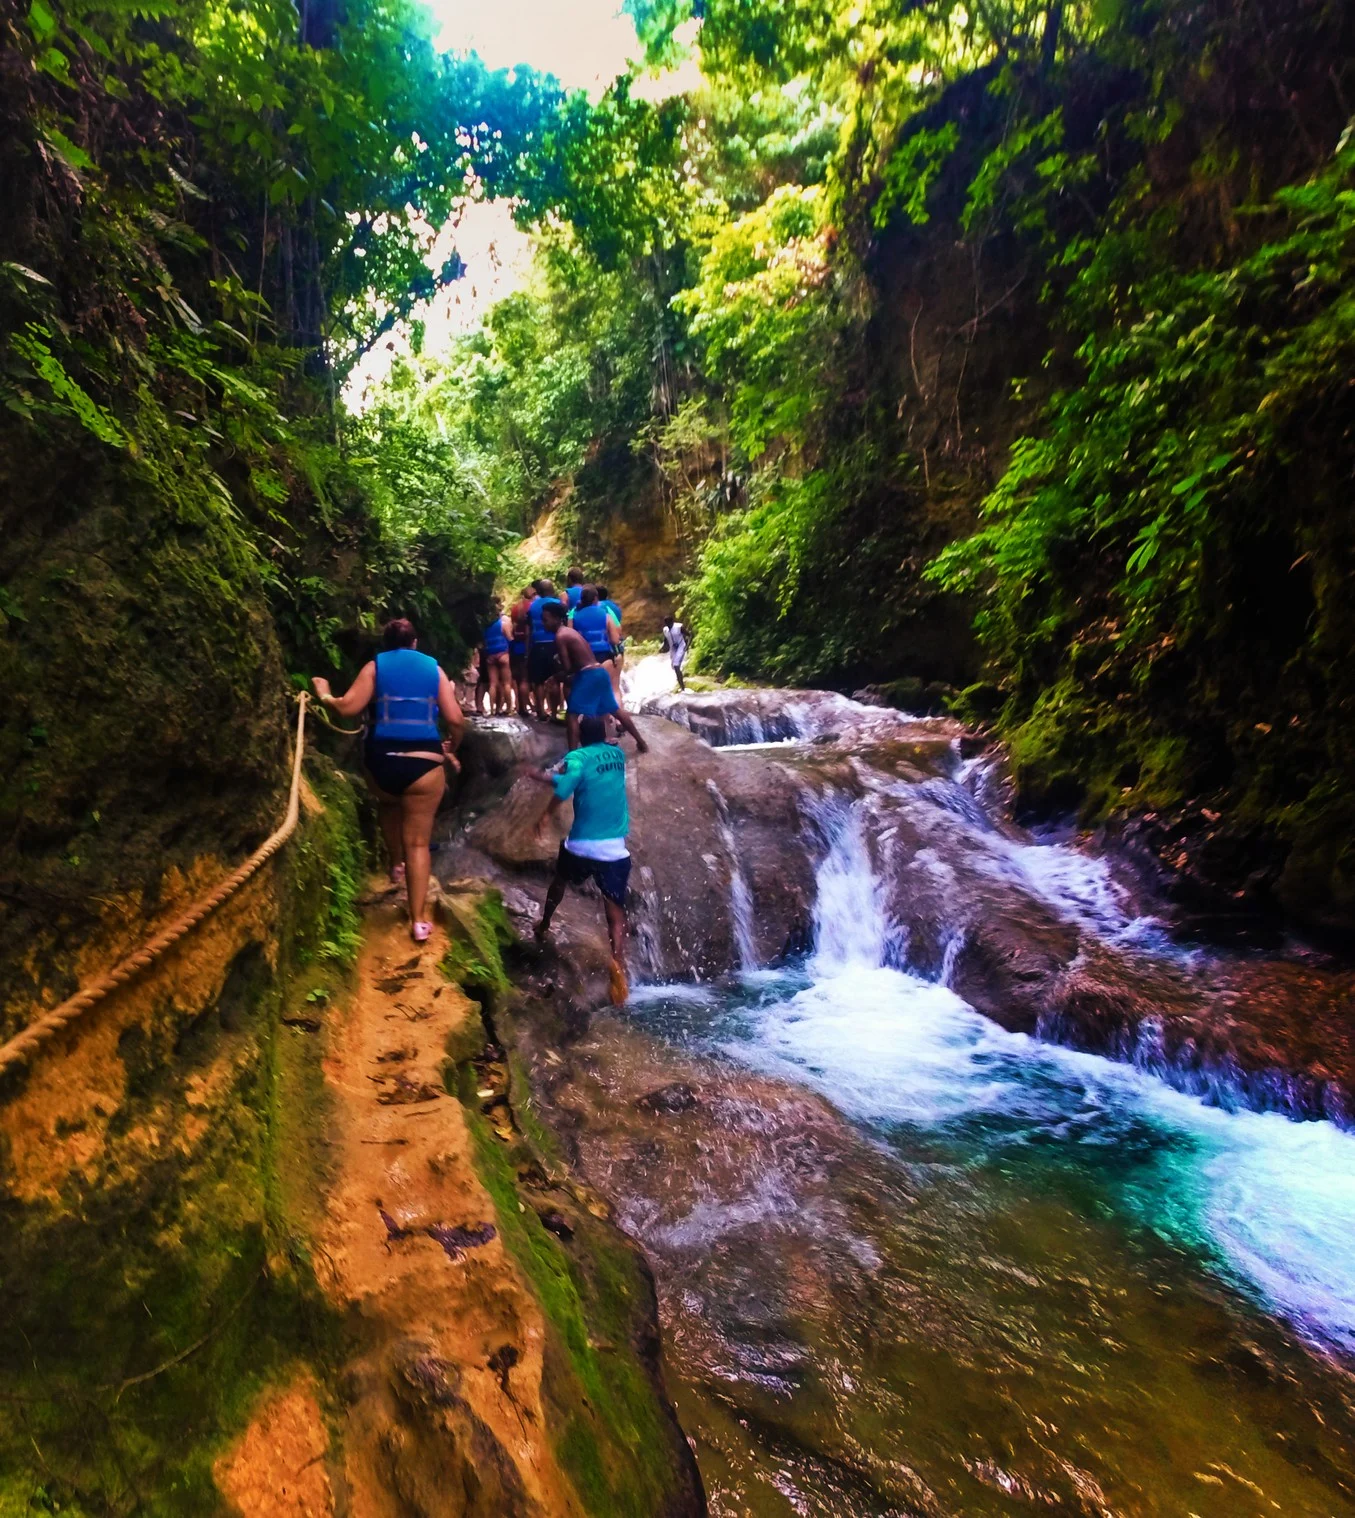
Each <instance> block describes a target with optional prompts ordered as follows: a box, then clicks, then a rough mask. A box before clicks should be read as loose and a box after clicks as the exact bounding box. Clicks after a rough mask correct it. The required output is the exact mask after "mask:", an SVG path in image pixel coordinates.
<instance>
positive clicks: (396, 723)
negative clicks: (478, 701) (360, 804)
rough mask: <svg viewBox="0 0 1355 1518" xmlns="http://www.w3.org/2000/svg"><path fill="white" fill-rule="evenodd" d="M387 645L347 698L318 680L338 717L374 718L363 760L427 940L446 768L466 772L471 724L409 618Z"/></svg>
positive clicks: (415, 927)
mask: <svg viewBox="0 0 1355 1518" xmlns="http://www.w3.org/2000/svg"><path fill="white" fill-rule="evenodd" d="M382 644H383V645H384V646H383V647H382V650H381V652H380V653H379V654H377V656H376V658H375V659H372V660H369V662H368V663H366V664H364V665H363V666H362V668H361V669H360V670H359V671H358V677H357V679H356V680H354V681H353V683H352V685H350V686H349V687H348V691H347V693H346V694H345V695H342V696H336V695H335V694H334V693H333V692H332V691H331V690H330V688H329V681H328V680H326V679H325V678H324V677H323V676H322V675H317V676H316V677H315V679H314V680H313V681H312V682H311V683H312V684H313V685H314V686H315V693H316V695H317V696H318V697H319V698H320V700H321V701H322V702H323V703H324V705H326V706H327V707H329V709H330V710H331V711H332V712H335V713H336V714H337V715H338V716H340V717H356V716H357V715H358V714H359V713H360V712H367V714H368V715H367V739H366V742H365V743H364V744H363V750H362V758H363V763H364V764H365V766H366V768H367V778H368V782H369V783H370V785H371V788H372V790H373V792H374V793H375V795H376V799H377V804H378V806H379V808H380V812H381V833H382V836H383V837H384V838H385V840H386V851H387V853H389V855H390V860H391V881H392V883H393V884H395V885H400V884H401V883H404V884H405V886H406V888H407V890H408V893H409V919H410V923H411V931H412V933H413V935H414V941H415V943H423V942H425V941H426V940H427V938H428V937H429V935H430V934H431V933H432V931H433V925H432V923H431V922H429V921H428V918H427V916H426V912H427V906H428V874H429V870H430V868H431V861H430V856H429V848H428V845H429V840H430V839H431V838H432V836H433V819H434V817H435V816H436V815H437V810H438V803H439V802H440V801H441V800H442V794H443V792H444V791H445V790H446V788H447V777H446V774H445V772H444V768H443V766H444V765H447V764H450V765H451V766H452V767H453V768H454V769H459V768H460V766H459V765H458V764H457V761H456V750H457V748H458V747H459V745H460V743H461V734H462V731H463V729H464V727H465V721H464V719H463V717H462V715H461V706H460V703H459V702H458V701H457V699H456V691H455V690H454V689H453V688H452V682H451V681H450V680H449V679H448V678H447V676H446V674H445V673H444V671H443V670H442V669H441V668H440V667H439V665H438V662H437V660H436V659H432V658H430V657H429V656H428V655H427V654H421V653H419V651H418V638H417V636H416V634H415V632H414V624H413V623H412V622H409V621H407V620H406V619H405V618H404V617H397V618H395V620H394V621H392V622H388V623H387V624H386V627H385V631H384V632H383V634H382ZM439 717H441V718H442V721H443V723H444V724H445V725H446V728H447V737H446V738H445V739H444V738H443V737H442V735H441V732H440V731H439V729H438V718H439Z"/></svg>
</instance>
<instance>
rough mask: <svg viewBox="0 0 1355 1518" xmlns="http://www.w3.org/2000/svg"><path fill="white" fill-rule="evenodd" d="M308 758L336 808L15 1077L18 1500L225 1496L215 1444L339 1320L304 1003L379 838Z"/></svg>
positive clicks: (2, 1305)
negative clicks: (317, 1257) (314, 1258)
mask: <svg viewBox="0 0 1355 1518" xmlns="http://www.w3.org/2000/svg"><path fill="white" fill-rule="evenodd" d="M309 775H310V779H311V781H312V782H313V784H314V786H315V788H316V789H317V790H318V791H319V792H320V795H321V798H322V806H323V810H321V809H320V806H319V805H317V804H316V803H315V801H314V799H313V798H312V800H311V802H310V804H309V805H308V807H307V810H306V814H305V815H304V816H303V821H302V825H301V828H300V830H299V832H298V834H297V835H295V836H294V838H293V840H292V842H291V844H290V845H289V846H288V848H287V850H286V851H285V852H284V853H283V855H282V856H281V857H280V859H279V861H278V862H277V863H276V864H274V865H272V866H270V867H268V868H267V869H265V870H264V871H263V872H261V874H260V875H259V876H256V877H255V879H254V880H253V881H252V882H251V883H250V884H249V885H248V886H246V887H245V888H244V889H243V890H242V891H241V892H239V893H238V894H237V895H236V896H235V897H234V898H232V900H231V901H230V902H229V903H227V904H226V905H225V906H224V907H222V908H221V909H220V910H219V911H218V912H217V913H215V914H213V915H212V916H211V917H209V918H208V919H207V920H206V921H205V923H204V924H203V926H202V927H201V928H200V929H199V930H197V932H195V933H194V934H191V935H190V936H189V937H188V938H186V939H185V940H183V941H182V943H181V944H180V945H179V946H178V947H176V949H174V950H172V951H171V952H170V954H169V955H168V956H167V957H166V959H165V960H163V961H162V962H161V963H160V964H159V965H158V966H157V967H155V969H154V970H152V971H150V972H148V973H147V974H145V975H144V976H143V977H142V978H140V979H138V980H136V981H134V982H132V983H131V984H130V985H129V986H128V987H125V988H124V989H122V990H121V991H119V992H118V993H115V995H114V996H113V997H112V998H110V999H109V1000H107V1001H105V1002H104V1003H102V1004H100V1006H99V1007H97V1008H96V1009H94V1010H92V1011H91V1012H90V1013H88V1014H87V1015H86V1018H85V1019H84V1020H82V1021H81V1022H80V1023H79V1024H78V1025H76V1027H75V1028H74V1029H73V1030H71V1031H70V1032H69V1033H68V1034H67V1035H65V1036H64V1037H63V1038H62V1039H61V1040H60V1041H58V1042H57V1043H54V1044H53V1045H51V1046H49V1047H47V1048H46V1049H44V1050H43V1051H42V1053H41V1054H40V1055H39V1056H38V1058H37V1059H36V1060H35V1061H34V1062H33V1063H32V1065H31V1067H29V1068H28V1069H26V1070H23V1071H20V1072H19V1073H18V1074H17V1075H11V1076H10V1077H9V1079H8V1082H7V1084H6V1086H5V1088H4V1090H3V1092H0V1219H2V1220H3V1234H2V1236H0V1383H2V1384H3V1386H4V1388H5V1397H4V1398H3V1399H0V1514H3V1515H6V1518H8V1515H9V1514H11V1513H14V1514H18V1513H24V1514H27V1513H30V1512H34V1511H36V1512H46V1511H52V1512H58V1511H59V1512H63V1513H83V1514H90V1515H94V1514H100V1515H102V1514H122V1513H131V1512H137V1513H167V1514H168V1513H175V1514H179V1513H182V1514H194V1515H200V1514H204V1513H211V1512H214V1511H217V1510H219V1508H220V1497H219V1495H218V1493H217V1491H216V1488H215V1486H214V1484H213V1481H212V1475H211V1466H212V1460H213V1458H214V1456H215V1455H216V1454H217V1453H218V1452H219V1450H220V1448H221V1447H222V1445H223V1443H224V1441H225V1440H226V1438H227V1437H228V1436H229V1435H230V1434H231V1433H232V1432H234V1431H235V1430H236V1429H237V1428H238V1427H239V1426H240V1425H241V1424H242V1422H243V1421H244V1419H245V1418H246V1416H247V1413H248V1410H249V1406H250V1403H251V1402H252V1400H253V1398H254V1397H255V1394H256V1393H257V1392H258V1390H259V1389H260V1388H261V1387H262V1386H263V1385H265V1384H266V1383H268V1382H270V1381H271V1380H273V1379H275V1378H276V1377H278V1376H279V1375H281V1374H282V1373H283V1372H284V1371H285V1370H286V1369H287V1368H288V1367H289V1366H290V1365H291V1364H292V1363H293V1362H294V1361H296V1360H299V1359H302V1358H304V1359H305V1360H307V1361H308V1362H310V1363H311V1364H321V1365H323V1364H324V1363H325V1362H326V1359H327V1357H328V1356H329V1355H330V1353H331V1349H332V1347H333V1345H334V1344H335V1343H336V1342H337V1338H336V1335H337V1328H336V1325H335V1324H334V1323H333V1322H332V1320H331V1315H330V1310H329V1309H328V1308H327V1307H326V1306H325V1305H324V1303H323V1300H322V1298H321V1295H320V1293H319V1291H318V1290H317V1289H316V1287H315V1284H314V1280H313V1276H312V1272H311V1266H310V1258H309V1245H308V1237H309V1226H308V1224H309V1221H310V1220H308V1218H307V1211H308V1209H312V1210H313V1209H314V1208H315V1202H314V1196H315V1193H316V1190H317V1181H318V1180H319V1178H320V1177H319V1175H318V1169H319V1167H320V1166H322V1164H323V1159H322V1153H323V1145H322V1144H321V1142H320V1139H319V1137H318V1135H319V1134H320V1133H321V1132H322V1129H323V1112H322V1111H320V1110H318V1105H319V1104H320V1103H322V1102H323V1094H322V1092H323V1083H322V1080H321V1078H320V1074H319V1069H318V1053H317V1052H315V1051H316V1049H317V1041H315V1040H313V1039H311V1040H309V1041H308V1040H307V1036H306V1032H305V1021H306V1020H305V1019H304V1018H301V1017H298V1016H297V1015H295V1014H296V1011H297V1008H298V1006H299V1007H301V1008H303V1009H305V1010H307V1011H313V1010H315V1008H316V1007H320V1008H322V1007H323V999H321V1000H320V1001H315V1000H313V1002H312V1004H311V1005H309V1006H308V1005H307V1003H306V1000H305V997H306V995H307V993H308V992H309V993H310V995H311V996H312V998H313V999H314V998H315V997H316V996H317V995H318V994H319V993H318V992H317V990H316V987H319V986H323V985H331V986H332V985H335V984H336V983H337V982H338V981H339V980H341V979H342V976H343V973H344V970H343V965H342V963H341V961H340V960H338V959H335V958H333V957H329V958H327V957H326V956H334V955H336V954H340V955H341V954H342V953H343V951H344V944H345V932H346V931H347V932H348V934H349V935H350V936H349V939H348V940H347V941H348V943H349V947H350V948H351V932H352V928H353V926H354V916H353V905H352V899H353V895H354V893H355V891H356V885H357V879H358V875H359V867H360V864H361V851H362V844H361V838H360V833H359V830H358V826H357V807H356V801H355V796H354V791H353V787H352V785H351V782H349V781H348V780H347V779H346V778H345V777H343V776H342V775H340V774H338V773H337V772H334V771H333V770H332V769H331V768H330V767H329V766H328V765H326V764H324V763H316V764H313V765H311V766H310V767H309ZM284 1017H285V1018H286V1022H284V1020H283V1019H284Z"/></svg>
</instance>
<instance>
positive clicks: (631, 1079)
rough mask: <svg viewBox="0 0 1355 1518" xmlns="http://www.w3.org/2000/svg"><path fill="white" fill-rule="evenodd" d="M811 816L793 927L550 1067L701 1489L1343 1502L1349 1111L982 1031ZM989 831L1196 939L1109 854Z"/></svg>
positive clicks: (1156, 945) (735, 1507)
mask: <svg viewBox="0 0 1355 1518" xmlns="http://www.w3.org/2000/svg"><path fill="white" fill-rule="evenodd" d="M969 794H973V788H972V787H971V789H970V792H969ZM952 804H953V803H952ZM961 809H962V808H961ZM721 817H722V827H723V826H727V823H725V821H724V814H723V812H722V813H721ZM979 820H980V821H981V820H982V819H979ZM816 826H817V832H818V835H819V836H820V837H821V838H822V839H823V840H825V845H826V846H825V851H824V852H823V855H822V858H821V861H820V863H819V865H818V869H817V900H816V904H815V909H814V948H813V950H812V952H811V953H810V954H809V955H808V956H807V957H806V958H804V959H803V960H801V961H800V962H798V963H794V964H790V965H786V966H782V967H780V968H778V969H775V970H765V969H764V970H756V969H748V968H745V970H744V971H743V973H741V974H739V975H738V976H736V977H733V978H731V979H728V980H726V981H724V982H722V983H720V984H716V985H704V986H701V985H670V986H665V985H650V986H643V987H641V988H639V989H638V991H637V993H636V996H635V1000H634V1002H633V1004H632V1006H631V1007H630V1008H629V1009H628V1015H627V1017H626V1018H624V1019H622V1018H615V1017H610V1016H607V1017H603V1018H600V1019H599V1020H598V1021H597V1022H596V1023H595V1024H594V1027H593V1029H592V1031H591V1033H590V1035H589V1037H588V1039H587V1040H586V1041H585V1043H584V1044H583V1045H582V1046H580V1047H579V1049H578V1050H577V1052H576V1058H575V1060H574V1070H573V1075H572V1077H571V1080H570V1082H569V1084H568V1086H567V1087H566V1088H565V1089H564V1090H562V1091H561V1092H560V1093H559V1094H558V1100H559V1103H560V1105H561V1106H563V1107H566V1108H570V1109H572V1110H573V1113H574V1114H575V1117H576V1120H577V1125H578V1134H579V1144H580V1149H581V1154H582V1158H583V1161H584V1164H585V1167H586V1169H587V1170H588V1172H589V1174H590V1177H591V1178H592V1179H593V1180H594V1181H595V1182H596V1183H597V1184H598V1185H599V1186H600V1187H601V1188H602V1189H603V1190H605V1191H606V1192H607V1194H608V1195H609V1196H610V1197H611V1198H612V1199H613V1201H614V1202H615V1203H616V1205H617V1207H618V1210H619V1214H620V1218H621V1221H622V1223H623V1225H624V1226H626V1227H627V1228H628V1229H629V1230H630V1231H631V1232H633V1233H634V1234H635V1236H636V1237H637V1238H639V1239H640V1240H641V1241H642V1242H643V1243H644V1245H645V1247H646V1250H647V1251H648V1253H649V1255H650V1257H651V1259H652V1260H653V1261H654V1264H655V1269H656V1273H657V1276H658V1281H659V1289H660V1299H661V1307H662V1312H663V1317H664V1323H665V1329H666V1342H667V1357H668V1365H669V1374H670V1378H671V1381H672V1383H673V1387H672V1389H673V1392H674V1396H675V1399H676V1400H677V1402H678V1404H679V1409H680V1412H681V1415H682V1418H683V1422H684V1426H685V1427H686V1428H687V1430H688V1432H689V1433H690V1434H691V1436H692V1438H693V1440H694V1443H695V1446H696V1448H697V1452H698V1457H699V1459H700V1462H701V1466H702V1470H703V1473H704V1476H705V1479H706V1482H707V1486H708V1489H709V1492H710V1499H711V1508H712V1511H713V1512H714V1513H715V1514H717V1515H720V1518H734V1515H745V1514H747V1515H759V1518H761V1515H773V1514H775V1515H782V1514H813V1515H819V1514H823V1515H835V1518H836V1515H843V1518H849V1515H858V1514H859V1515H867V1514H871V1515H875V1514H980V1513H983V1514H987V1513H992V1514H1007V1513H1028V1512H1037V1511H1044V1512H1059V1513H1085V1514H1125V1515H1130V1514H1164V1515H1166V1514H1179V1515H1186V1514H1198V1515H1201V1518H1204V1515H1215V1514H1217V1515H1224V1514H1228V1515H1240V1514H1253V1513H1255V1514H1262V1513H1285V1514H1292V1515H1299V1514H1312V1515H1332V1514H1355V1134H1351V1133H1349V1132H1345V1131H1342V1130H1340V1129H1338V1128H1337V1127H1335V1126H1334V1125H1332V1124H1331V1123H1327V1122H1303V1123H1300V1122H1292V1121H1290V1120H1289V1119H1288V1118H1286V1117H1284V1116H1282V1115H1280V1114H1279V1113H1275V1112H1269V1113H1266V1112H1258V1111H1251V1110H1247V1109H1246V1108H1245V1107H1241V1106H1236V1107H1234V1109H1233V1110H1228V1109H1227V1108H1226V1107H1225V1106H1220V1105H1208V1104H1206V1102H1205V1101H1204V1100H1202V1099H1201V1098H1200V1097H1198V1096H1195V1095H1189V1094H1185V1093H1184V1092H1182V1091H1179V1090H1175V1089H1173V1088H1172V1087H1171V1086H1169V1085H1167V1084H1165V1083H1164V1082H1162V1081H1161V1080H1159V1079H1157V1078H1156V1077H1155V1076H1154V1075H1152V1074H1150V1073H1146V1072H1145V1071H1144V1070H1142V1069H1139V1068H1135V1067H1134V1066H1133V1065H1132V1064H1128V1063H1117V1062H1115V1061H1112V1060H1107V1059H1103V1058H1100V1057H1098V1056H1095V1055H1091V1054H1086V1053H1081V1052H1078V1051H1076V1050H1073V1049H1068V1048H1063V1047H1059V1046H1057V1045H1055V1044H1052V1043H1046V1042H1041V1041H1039V1040H1036V1039H1033V1038H1031V1037H1028V1036H1026V1035H1024V1034H1017V1033H1010V1032H1007V1031H1004V1030H1003V1029H1002V1028H1000V1027H999V1026H998V1025H997V1024H995V1023H993V1022H991V1021H989V1020H988V1019H987V1018H985V1017H983V1016H981V1015H980V1014H979V1013H978V1012H977V1011H975V1010H974V1009H973V1008H971V1007H970V1006H969V1005H967V1004H966V1003H965V1002H964V1001H963V1000H961V998H960V997H959V996H958V995H957V994H955V992H954V991H952V990H951V989H949V988H948V986H947V985H946V984H945V980H946V978H947V972H946V965H945V963H944V961H943V963H942V967H941V969H940V971H939V972H937V971H935V970H933V972H932V974H931V975H930V976H927V977H924V976H923V975H920V974H918V973H916V972H915V971H914V970H912V969H910V967H909V963H908V950H907V936H906V934H900V932H899V931H898V928H897V926H896V925H895V924H893V923H892V922H891V921H890V917H889V913H888V909H887V902H888V893H887V892H886V890H885V889H884V888H883V886H882V884H881V882H880V881H879V880H878V879H877V876H876V867H875V865H874V864H873V862H872V851H871V848H870V847H868V842H867V833H868V831H869V830H870V829H871V828H873V827H875V826H877V819H875V818H874V816H873V814H872V813H871V811H870V809H869V806H868V804H867V803H866V802H862V801H859V800H858V801H855V802H850V803H843V804H841V805H840V806H838V807H837V808H836V809H835V810H834V811H833V812H832V814H831V815H828V816H824V817H820V818H818V819H817V821H816ZM1001 858H1002V859H1004V860H1006V861H1009V862H1010V865H1011V868H1012V869H1013V870H1015V871H1018V872H1020V873H1021V874H1022V876H1023V878H1024V879H1025V881H1026V882H1027V884H1028V886H1029V888H1030V889H1032V890H1037V891H1038V892H1040V893H1041V894H1042V895H1043V897H1044V898H1045V899H1046V900H1048V901H1050V902H1052V903H1054V904H1055V905H1056V906H1057V907H1058V909H1059V910H1060V911H1061V912H1062V913H1065V914H1068V915H1069V916H1071V917H1075V918H1076V919H1077V920H1078V921H1079V923H1080V924H1081V925H1082V926H1083V928H1087V929H1090V930H1092V931H1095V932H1096V933H1099V934H1101V935H1103V936H1104V937H1105V938H1106V940H1107V941H1116V942H1119V943H1125V942H1128V943H1132V944H1133V945H1134V946H1135V951H1136V952H1139V953H1142V954H1149V955H1161V956H1172V955H1181V954H1184V953H1186V952H1187V951H1185V950H1183V949H1181V948H1179V947H1177V946H1176V945H1174V944H1173V943H1172V942H1171V940H1170V936H1169V935H1168V934H1167V933H1166V931H1165V930H1164V929H1163V928H1162V927H1161V926H1160V925H1159V924H1156V923H1155V922H1153V921H1152V920H1151V919H1145V918H1142V917H1139V916H1136V915H1135V914H1134V912H1133V911H1132V910H1131V909H1130V908H1129V907H1128V906H1127V905H1126V904H1125V903H1124V902H1123V901H1122V899H1121V897H1120V896H1119V894H1118V893H1117V891H1116V889H1115V887H1114V883H1113V881H1112V880H1111V878H1110V876H1109V875H1108V873H1107V870H1106V866H1105V864H1104V863H1103V861H1101V860H1098V859H1096V858H1094V857H1091V856H1088V855H1084V854H1082V853H1080V852H1079V851H1078V850H1077V849H1075V848H1072V847H1069V846H1067V845H1060V844H1041V843H1039V842H1036V841H1032V840H1017V841H1013V842H1011V843H1010V844H1007V843H1004V844H1003V852H1002V854H1001ZM1003 867H1004V868H1006V865H1005V864H1004V866H1003ZM738 890H739V891H740V892H743V894H742V895H741V896H740V898H739V899H738V900H737V901H736V902H735V903H734V905H735V908H736V909H737V910H738V911H739V912H741V913H742V912H746V911H747V910H748V903H747V897H746V892H744V888H743V886H742V883H741V882H740V885H739V887H738ZM748 936H749V935H748V934H746V933H745V934H744V935H743V942H744V943H745V944H746V941H747V939H748ZM741 958H742V959H743V960H744V963H745V966H746V965H747V962H748V951H747V949H746V947H744V948H743V949H742V951H741Z"/></svg>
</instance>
